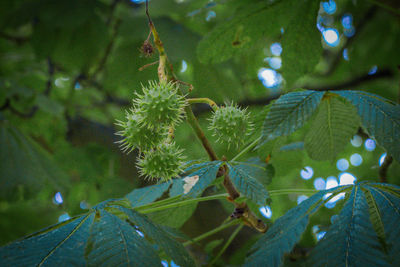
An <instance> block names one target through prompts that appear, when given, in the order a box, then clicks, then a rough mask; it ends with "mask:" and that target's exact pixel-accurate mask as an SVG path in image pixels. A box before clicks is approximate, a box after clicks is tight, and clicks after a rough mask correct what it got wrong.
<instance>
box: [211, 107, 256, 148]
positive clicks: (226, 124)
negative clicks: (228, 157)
mask: <svg viewBox="0 0 400 267" xmlns="http://www.w3.org/2000/svg"><path fill="white" fill-rule="evenodd" d="M209 120H210V126H209V129H210V130H211V131H212V132H213V135H214V136H215V137H216V138H217V141H218V142H221V143H225V144H227V145H228V148H229V147H230V146H231V145H232V146H235V147H238V146H239V145H242V144H243V143H244V142H245V140H246V136H248V135H250V134H251V131H252V130H253V123H252V122H251V120H250V115H249V113H248V112H247V110H246V109H241V108H239V107H237V106H236V105H233V104H230V105H227V106H226V107H220V108H218V109H217V110H216V111H215V112H214V113H213V115H212V117H211V118H210V119H209Z"/></svg>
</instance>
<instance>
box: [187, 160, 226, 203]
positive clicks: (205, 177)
mask: <svg viewBox="0 0 400 267" xmlns="http://www.w3.org/2000/svg"><path fill="white" fill-rule="evenodd" d="M221 164H222V162H221V161H210V162H209V164H207V165H206V166H205V167H203V168H201V169H199V170H197V171H195V172H193V173H191V174H190V175H188V176H190V177H193V176H196V175H197V176H199V180H198V181H197V182H196V184H195V185H194V186H193V188H192V189H190V191H189V192H188V193H187V194H186V195H187V196H189V197H197V196H199V195H200V194H201V193H202V192H203V191H204V190H205V189H206V188H207V187H208V186H209V185H210V184H211V183H212V182H213V181H214V180H215V179H216V177H217V172H218V170H219V167H220V166H221ZM182 193H183V188H182Z"/></svg>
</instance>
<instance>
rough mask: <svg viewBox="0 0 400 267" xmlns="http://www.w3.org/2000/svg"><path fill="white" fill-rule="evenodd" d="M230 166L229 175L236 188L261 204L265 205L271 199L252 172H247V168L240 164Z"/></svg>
mask: <svg viewBox="0 0 400 267" xmlns="http://www.w3.org/2000/svg"><path fill="white" fill-rule="evenodd" d="M228 166H229V176H230V178H231V180H232V182H233V184H234V185H235V187H236V189H237V190H238V191H239V192H240V193H241V194H243V195H245V196H246V197H247V198H248V199H250V200H252V201H253V202H254V203H256V204H257V205H260V206H264V205H265V204H266V202H267V201H269V200H270V199H269V194H268V191H267V190H266V189H265V187H264V185H263V184H261V183H260V182H259V181H258V180H257V179H256V178H254V177H252V176H251V173H249V172H247V167H248V166H246V168H244V169H243V168H241V167H240V165H238V166H233V165H231V164H229V165H228Z"/></svg>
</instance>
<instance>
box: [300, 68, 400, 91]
mask: <svg viewBox="0 0 400 267" xmlns="http://www.w3.org/2000/svg"><path fill="white" fill-rule="evenodd" d="M393 76H394V75H393V73H392V72H391V71H390V70H381V71H378V72H377V73H375V74H374V75H368V74H366V75H362V76H358V77H356V78H354V79H351V80H348V81H345V82H342V83H338V84H326V85H318V86H313V85H304V86H302V88H304V89H307V90H315V91H338V90H346V89H347V90H349V88H350V87H355V86H358V85H360V84H362V83H364V82H369V81H373V80H378V79H383V78H392V77H393Z"/></svg>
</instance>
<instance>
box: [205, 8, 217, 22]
mask: <svg viewBox="0 0 400 267" xmlns="http://www.w3.org/2000/svg"><path fill="white" fill-rule="evenodd" d="M216 16H217V13H215V11H213V10H210V11H208V12H207V16H206V21H210V20H211V19H213V18H215V17H216Z"/></svg>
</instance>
